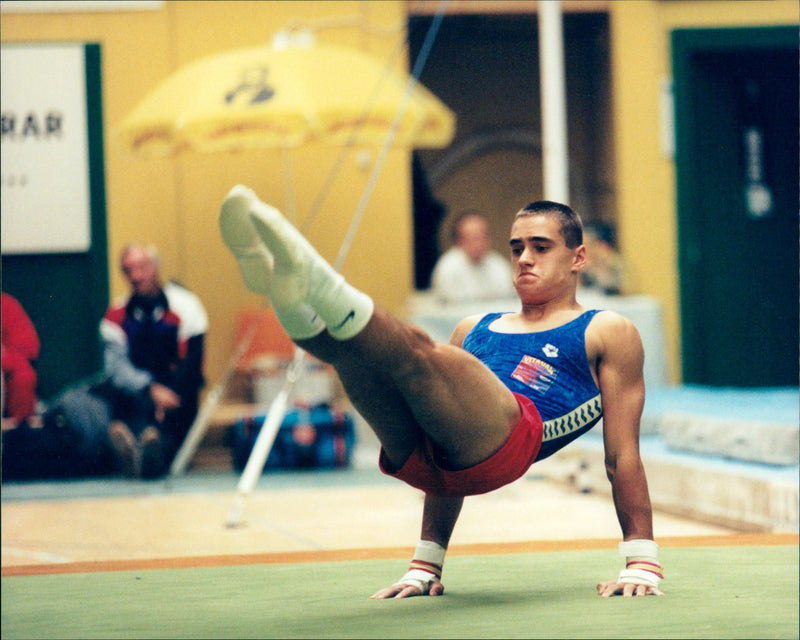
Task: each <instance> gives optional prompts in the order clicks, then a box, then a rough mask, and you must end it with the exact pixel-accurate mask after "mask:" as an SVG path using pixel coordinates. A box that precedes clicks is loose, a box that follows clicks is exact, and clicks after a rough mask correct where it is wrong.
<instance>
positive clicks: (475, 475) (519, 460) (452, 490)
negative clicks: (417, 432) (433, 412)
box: [379, 393, 543, 496]
mask: <svg viewBox="0 0 800 640" xmlns="http://www.w3.org/2000/svg"><path fill="white" fill-rule="evenodd" d="M514 397H515V398H516V399H517V403H518V404H519V408H520V409H521V410H522V417H521V418H520V421H519V423H517V426H516V427H514V430H513V431H512V432H511V435H510V436H509V438H508V440H507V441H506V443H505V444H504V445H503V446H502V447H501V448H500V450H499V451H498V452H497V453H495V454H494V455H493V456H492V457H491V458H488V459H487V460H484V461H483V462H480V463H478V464H476V465H475V466H474V467H469V468H468V469H460V470H459V471H448V470H447V469H442V468H441V467H440V466H439V465H438V464H437V463H436V459H435V457H434V454H433V449H434V448H433V443H432V442H431V441H430V440H429V439H427V438H426V439H425V441H424V443H423V444H421V445H420V446H419V447H417V448H416V449H414V451H413V452H412V453H411V455H410V456H409V458H408V460H406V462H405V464H404V465H403V466H402V467H401V468H400V469H398V470H397V471H389V469H391V467H392V465H391V463H390V462H389V459H388V458H387V457H386V454H385V453H384V451H383V449H381V454H380V459H379V464H380V469H381V471H382V472H383V473H385V474H386V475H388V476H392V477H393V478H397V479H398V480H402V481H403V482H405V483H407V484H410V485H411V486H412V487H416V488H417V489H421V490H422V491H424V492H425V493H430V494H433V495H437V496H470V495H476V494H479V493H488V492H489V491H494V490H495V489H499V488H500V487H502V486H505V485H507V484H509V483H511V482H514V481H515V480H518V479H519V478H521V477H522V476H523V475H524V474H525V472H526V471H527V470H528V469H529V468H530V466H531V465H532V464H533V462H534V460H536V456H537V455H539V449H540V448H541V446H542V433H543V427H542V419H541V417H540V416H539V412H538V411H537V410H536V407H535V406H534V404H533V401H532V400H531V399H530V398H527V397H526V396H523V395H520V394H517V393H515V394H514Z"/></svg>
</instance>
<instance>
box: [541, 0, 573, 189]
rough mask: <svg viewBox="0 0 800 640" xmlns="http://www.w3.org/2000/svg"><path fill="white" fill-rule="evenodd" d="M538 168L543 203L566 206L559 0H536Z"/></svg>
mask: <svg viewBox="0 0 800 640" xmlns="http://www.w3.org/2000/svg"><path fill="white" fill-rule="evenodd" d="M539 72H540V75H541V107H542V165H543V171H544V177H543V178H544V179H543V183H544V197H545V199H546V200H553V201H555V202H562V203H564V204H569V154H568V151H567V108H566V91H565V82H564V40H563V28H562V21H561V2H560V0H539Z"/></svg>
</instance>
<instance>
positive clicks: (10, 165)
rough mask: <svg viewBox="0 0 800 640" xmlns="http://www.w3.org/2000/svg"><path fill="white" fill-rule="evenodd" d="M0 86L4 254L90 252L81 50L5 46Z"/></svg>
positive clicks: (0, 63) (0, 218)
mask: <svg viewBox="0 0 800 640" xmlns="http://www.w3.org/2000/svg"><path fill="white" fill-rule="evenodd" d="M0 86H1V88H2V97H1V98H0V104H1V105H2V138H1V139H0V156H2V157H0V169H1V170H2V185H1V189H2V191H0V208H1V213H0V225H2V234H1V235H0V245H2V252H3V253H4V254H6V253H17V254H19V253H73V252H74V253H78V252H85V251H88V250H89V248H90V246H91V210H90V198H89V136H88V124H87V107H86V69H85V49H84V45H83V44H80V43H42V44H30V45H20V44H4V45H2V55H0Z"/></svg>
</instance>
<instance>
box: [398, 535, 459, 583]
mask: <svg viewBox="0 0 800 640" xmlns="http://www.w3.org/2000/svg"><path fill="white" fill-rule="evenodd" d="M446 551H447V550H446V549H445V548H444V547H443V546H441V545H439V544H437V543H436V542H431V541H430V540H420V541H419V543H417V548H416V549H415V550H414V558H413V559H412V560H411V564H410V565H409V567H408V571H407V572H406V575H404V576H403V577H402V578H400V581H399V582H396V583H395V584H394V585H393V586H400V585H411V586H414V587H417V589H419V590H420V592H421V593H422V595H427V593H428V590H429V589H430V586H431V582H433V580H440V579H441V577H442V567H443V566H444V554H445V552H446Z"/></svg>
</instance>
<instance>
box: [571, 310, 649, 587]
mask: <svg viewBox="0 0 800 640" xmlns="http://www.w3.org/2000/svg"><path fill="white" fill-rule="evenodd" d="M597 319H598V320H599V322H598V325H597V326H596V327H594V329H595V330H596V332H594V335H593V339H592V341H591V344H593V345H594V347H596V349H597V350H596V360H595V362H596V364H597V367H596V371H597V378H598V384H599V386H600V392H601V394H602V399H603V441H604V445H605V464H606V474H607V475H608V479H609V481H610V482H611V490H612V495H613V499H614V507H615V509H616V512H617V518H618V520H619V524H620V528H621V529H622V537H623V539H624V540H626V541H627V540H653V512H652V508H651V505H650V494H649V491H648V488H647V477H646V476H645V471H644V466H643V465H642V460H641V457H640V455H639V423H640V420H641V416H642V409H643V407H644V377H643V373H642V369H643V364H644V350H643V348H642V342H641V339H640V337H639V334H638V332H637V331H636V328H635V327H634V326H633V324H632V323H631V322H630V321H629V320H626V319H625V318H622V317H620V316H617V315H616V314H608V313H606V314H603V315H602V317H598V318H597ZM587 337H588V336H587ZM587 344H590V343H589V341H588V340H587ZM597 591H598V593H599V594H600V595H602V596H604V597H608V596H612V595H615V594H622V595H624V596H632V595H637V596H643V595H648V594H655V595H663V594H662V592H661V591H660V590H659V589H658V588H657V587H655V586H652V585H648V584H647V583H639V582H638V578H636V579H634V581H632V582H629V581H626V583H624V584H623V583H621V582H618V580H609V581H607V582H602V583H600V584H598V585H597Z"/></svg>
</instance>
